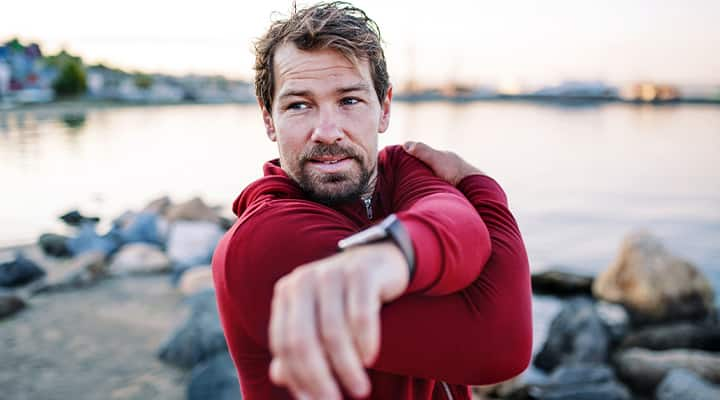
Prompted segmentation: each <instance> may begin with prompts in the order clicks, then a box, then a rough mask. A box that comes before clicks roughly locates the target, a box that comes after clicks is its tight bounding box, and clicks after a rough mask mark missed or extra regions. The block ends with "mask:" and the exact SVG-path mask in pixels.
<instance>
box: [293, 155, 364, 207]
mask: <svg viewBox="0 0 720 400" xmlns="http://www.w3.org/2000/svg"><path fill="white" fill-rule="evenodd" d="M329 156H332V157H343V158H347V159H350V160H351V162H352V163H353V168H351V169H349V170H347V171H342V172H336V173H322V172H319V171H313V170H311V169H310V168H307V166H308V163H311V162H312V160H313V159H316V158H320V157H329ZM297 165H298V166H299V171H298V172H299V173H298V174H297V175H296V179H295V181H296V182H297V183H298V185H299V186H300V188H301V189H302V190H303V192H304V193H305V195H306V196H308V197H309V198H310V199H311V200H313V201H316V202H318V203H322V204H325V205H328V206H334V205H338V204H343V203H348V202H351V201H356V200H359V199H360V198H361V196H362V195H363V194H364V193H366V192H368V191H369V187H368V186H369V183H370V178H371V177H372V172H373V169H374V166H371V165H369V164H368V161H367V160H366V158H365V157H363V155H362V154H361V153H360V152H358V151H355V150H354V149H352V148H350V147H342V146H340V145H337V144H333V145H326V144H318V145H315V146H313V147H312V148H311V149H309V150H308V151H306V152H304V153H303V154H302V155H301V156H300V158H299V160H298V163H297Z"/></svg>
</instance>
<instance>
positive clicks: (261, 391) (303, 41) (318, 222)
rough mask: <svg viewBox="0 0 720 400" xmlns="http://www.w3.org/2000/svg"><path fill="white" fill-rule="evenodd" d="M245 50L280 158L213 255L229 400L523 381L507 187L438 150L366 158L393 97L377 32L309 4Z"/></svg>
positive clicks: (519, 267) (522, 331) (426, 395)
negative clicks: (250, 51) (234, 392)
mask: <svg viewBox="0 0 720 400" xmlns="http://www.w3.org/2000/svg"><path fill="white" fill-rule="evenodd" d="M256 52H257V59H256V67H255V68H256V82H255V83H256V90H257V96H258V102H259V104H260V108H261V110H262V115H263V120H264V123H265V128H266V133H267V135H268V137H269V138H270V139H271V140H273V141H275V142H277V144H278V151H279V159H278V160H274V161H270V162H268V163H266V164H265V166H264V172H265V176H264V177H263V178H261V179H259V180H258V181H256V182H254V183H252V184H251V185H249V186H248V187H247V188H246V189H245V190H244V191H243V192H242V193H241V195H240V196H239V197H238V199H237V200H236V202H235V204H234V211H235V212H236V214H237V215H238V217H239V218H238V221H237V222H236V224H235V225H234V226H233V227H232V228H231V229H230V231H228V233H227V234H226V235H225V237H224V238H223V240H222V241H221V242H220V244H219V246H218V248H217V250H216V252H215V256H214V258H213V273H214V280H215V286H216V290H217V300H218V306H219V310H220V315H221V320H222V323H223V328H224V331H225V336H226V339H227V342H228V347H229V350H230V353H231V355H232V358H233V361H234V363H235V365H236V367H237V369H238V373H239V378H240V384H241V387H242V392H243V395H244V398H246V399H249V400H253V399H282V398H290V397H291V395H292V397H294V398H297V399H340V398H342V397H346V398H348V397H352V398H367V397H370V398H373V399H431V398H432V399H444V398H451V399H469V398H470V395H469V389H468V385H472V384H489V383H494V382H498V381H502V380H505V379H509V378H511V377H513V376H515V375H517V374H519V373H520V372H522V371H523V370H524V369H525V368H526V366H527V364H528V362H529V359H530V348H531V342H532V340H531V339H532V332H531V322H530V321H531V316H530V285H529V272H528V264H527V256H526V254H525V249H524V245H523V243H522V238H521V237H520V233H519V230H518V228H517V225H516V224H515V221H514V219H513V217H512V215H511V214H510V212H509V210H508V208H507V201H506V198H505V195H504V193H503V192H502V189H501V188H500V187H499V186H498V185H497V183H495V181H493V180H492V179H491V178H489V177H487V176H485V175H483V174H482V173H481V172H480V171H479V170H477V169H475V168H474V167H472V166H470V165H469V164H467V163H465V162H464V161H463V160H462V159H460V158H459V157H457V156H455V155H454V154H452V153H445V152H437V151H435V150H433V149H431V148H429V147H427V146H425V145H423V144H420V143H418V144H414V143H409V144H408V145H407V150H404V149H403V148H401V147H399V146H393V147H389V148H386V149H384V150H382V151H381V152H380V153H379V154H378V137H377V135H378V133H382V132H384V131H385V130H386V129H387V127H388V123H389V118H390V105H391V99H392V87H391V86H390V84H389V80H388V75H387V71H386V68H385V60H384V55H383V51H382V48H381V46H380V34H379V31H378V29H377V27H376V25H375V23H374V22H373V21H372V20H370V19H369V18H368V17H367V16H366V15H365V14H364V12H362V11H361V10H359V9H357V8H354V7H352V6H351V5H349V4H346V3H330V4H319V5H316V6H313V7H309V8H306V9H303V10H299V11H295V12H294V13H292V15H291V16H290V17H289V18H288V19H287V20H283V21H278V22H275V23H274V24H273V25H272V26H271V27H270V29H269V31H268V32H267V34H266V35H265V36H264V37H263V38H261V39H260V40H259V42H258V43H257V45H256ZM414 156H417V157H418V158H419V159H421V160H422V161H424V162H426V163H427V164H424V163H423V162H421V161H419V160H418V158H416V157H414ZM428 166H429V167H428ZM338 247H340V248H342V249H343V250H342V251H340V252H338Z"/></svg>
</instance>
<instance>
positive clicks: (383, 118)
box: [378, 85, 393, 133]
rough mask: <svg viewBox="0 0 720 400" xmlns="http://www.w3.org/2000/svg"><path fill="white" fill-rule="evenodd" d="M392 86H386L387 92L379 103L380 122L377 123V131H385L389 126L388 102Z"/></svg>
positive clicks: (390, 100) (390, 99) (391, 93)
mask: <svg viewBox="0 0 720 400" xmlns="http://www.w3.org/2000/svg"><path fill="white" fill-rule="evenodd" d="M392 96H393V88H392V85H390V86H388V90H387V94H385V98H384V99H383V102H382V104H380V123H379V124H378V132H379V133H383V132H385V131H387V129H388V126H390V103H391V102H392Z"/></svg>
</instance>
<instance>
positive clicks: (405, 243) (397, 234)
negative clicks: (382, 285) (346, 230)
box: [337, 214, 415, 280]
mask: <svg viewBox="0 0 720 400" xmlns="http://www.w3.org/2000/svg"><path fill="white" fill-rule="evenodd" d="M386 239H391V240H392V241H393V243H395V245H397V246H398V248H399V249H400V251H401V252H402V253H403V256H405V260H406V261H407V263H408V269H409V272H410V275H409V280H412V278H413V275H414V273H415V250H414V249H413V244H412V240H411V239H410V234H408V232H407V231H406V230H405V227H404V226H403V225H402V223H401V222H400V220H399V219H398V217H397V216H396V215H395V214H390V215H389V216H388V217H387V218H385V219H384V220H382V221H381V222H380V223H379V224H377V225H373V226H371V227H369V228H367V229H365V230H362V231H360V232H358V233H355V234H353V235H350V236H348V237H346V238H345V239H342V240H340V241H339V242H338V244H337V246H338V249H339V250H345V249H348V248H350V247H354V246H359V245H362V244H368V243H375V242H379V241H382V240H386Z"/></svg>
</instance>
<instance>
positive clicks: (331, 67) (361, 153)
mask: <svg viewBox="0 0 720 400" xmlns="http://www.w3.org/2000/svg"><path fill="white" fill-rule="evenodd" d="M274 75H275V82H274V83H275V85H274V86H275V93H274V101H273V106H272V110H271V112H268V110H265V109H264V108H263V120H264V122H265V128H266V130H267V134H268V137H269V138H270V139H271V140H273V141H275V142H277V144H278V150H279V152H280V165H281V166H282V168H283V170H285V172H286V173H287V174H288V175H289V176H290V177H291V178H292V179H293V180H295V181H296V182H297V183H298V184H299V185H300V186H301V187H302V189H303V190H304V191H305V192H306V193H307V194H308V195H309V196H310V197H311V198H313V199H314V200H316V201H319V202H322V203H326V204H337V203H342V202H346V201H351V200H355V199H358V198H359V197H360V196H361V195H362V194H365V193H370V192H372V190H373V189H374V187H371V186H372V185H374V183H375V176H376V173H377V171H376V168H377V152H378V136H377V134H378V133H382V132H385V130H387V127H388V123H389V118H390V99H391V98H392V89H390V90H388V95H387V96H386V97H385V99H384V101H383V103H382V104H380V102H379V101H378V97H377V94H376V93H375V88H374V87H373V82H372V77H371V75H370V67H369V64H368V62H367V61H365V60H363V61H361V62H360V63H358V65H354V64H353V63H352V62H350V61H349V60H348V59H346V58H345V57H344V56H343V55H342V54H340V53H339V52H337V51H335V50H331V49H323V50H313V51H302V50H299V49H298V48H297V47H295V45H293V44H285V45H283V46H281V47H279V48H278V49H277V50H276V51H275V58H274ZM261 106H262V105H261Z"/></svg>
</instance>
